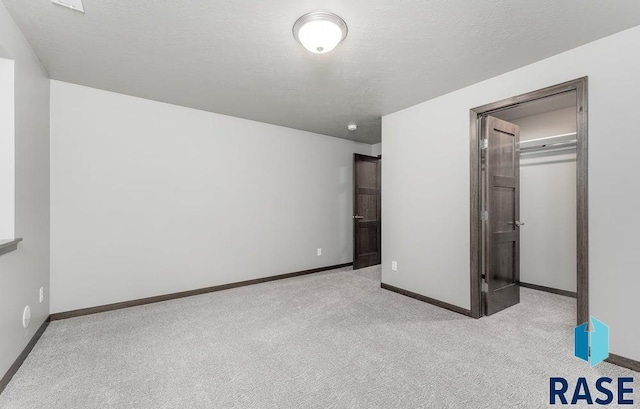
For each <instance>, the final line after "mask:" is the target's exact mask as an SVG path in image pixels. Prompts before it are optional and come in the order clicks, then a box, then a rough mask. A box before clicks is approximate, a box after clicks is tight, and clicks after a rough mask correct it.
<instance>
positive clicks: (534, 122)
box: [511, 107, 577, 292]
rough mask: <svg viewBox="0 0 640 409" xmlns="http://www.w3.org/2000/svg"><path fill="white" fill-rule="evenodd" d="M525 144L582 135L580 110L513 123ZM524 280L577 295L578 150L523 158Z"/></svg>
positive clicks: (521, 187)
mask: <svg viewBox="0 0 640 409" xmlns="http://www.w3.org/2000/svg"><path fill="white" fill-rule="evenodd" d="M511 122H513V123H515V124H517V125H519V126H520V140H521V141H526V140H529V139H537V138H545V137H548V136H555V135H562V134H566V133H570V132H575V131H576V109H575V107H573V108H565V109H561V110H558V111H552V112H547V113H544V114H539V115H532V116H528V117H525V118H519V119H516V120H513V121H511ZM520 220H521V221H523V222H524V223H525V225H524V226H523V227H522V228H521V229H520V280H521V281H522V282H525V283H530V284H537V285H542V286H545V287H551V288H557V289H560V290H566V291H573V292H575V291H576V279H577V267H576V266H577V263H576V260H577V233H576V232H577V228H576V220H577V212H576V154H575V151H562V152H556V153H551V152H547V153H542V154H536V155H523V156H522V157H521V158H520Z"/></svg>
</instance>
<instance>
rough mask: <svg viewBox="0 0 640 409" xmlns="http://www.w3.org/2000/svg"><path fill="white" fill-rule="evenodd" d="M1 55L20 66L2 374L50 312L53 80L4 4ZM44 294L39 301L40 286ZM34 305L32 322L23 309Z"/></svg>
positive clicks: (3, 292) (0, 290)
mask: <svg viewBox="0 0 640 409" xmlns="http://www.w3.org/2000/svg"><path fill="white" fill-rule="evenodd" d="M0 49H1V50H0V52H1V54H2V55H1V57H3V58H10V59H12V60H14V69H15V198H16V199H15V235H16V236H18V237H23V238H24V242H22V243H20V246H19V247H18V250H17V251H14V252H11V253H8V254H4V255H2V256H0V334H1V335H0V376H3V375H4V373H5V372H6V371H7V369H9V367H10V366H11V364H13V362H14V361H15V359H16V358H17V357H18V355H19V354H20V352H21V351H22V350H23V348H24V347H25V346H26V344H27V343H28V342H29V340H30V339H31V337H32V336H33V335H34V333H35V331H36V330H37V329H38V327H39V326H40V324H42V322H44V320H45V319H46V317H47V316H48V315H49V297H48V293H49V79H48V76H47V74H46V72H45V71H44V70H43V68H42V66H41V64H40V62H39V61H38V58H37V57H36V56H35V54H34V53H33V51H32V50H31V47H30V46H29V44H28V43H27V41H26V40H25V38H24V37H23V35H22V33H21V32H20V30H19V29H18V28H17V27H16V25H15V23H14V22H13V20H12V18H11V16H10V15H9V13H8V12H7V10H6V8H5V6H4V4H3V3H2V2H0ZM42 286H43V287H44V288H45V298H44V302H43V303H42V304H40V303H39V299H38V298H39V289H40V287H42ZM26 305H29V306H30V307H31V314H32V315H31V325H30V326H29V327H28V328H27V329H23V328H22V311H23V309H24V307H25V306H26Z"/></svg>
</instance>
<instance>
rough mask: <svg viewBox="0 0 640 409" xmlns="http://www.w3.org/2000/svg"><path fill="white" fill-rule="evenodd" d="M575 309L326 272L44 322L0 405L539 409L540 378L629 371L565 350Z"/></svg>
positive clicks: (533, 298)
mask: <svg viewBox="0 0 640 409" xmlns="http://www.w3.org/2000/svg"><path fill="white" fill-rule="evenodd" d="M574 314H575V300H573V299H571V298H566V297H562V296H557V295H552V294H547V293H542V292H538V291H534V290H528V289H522V302H521V304H519V305H517V306H515V307H513V308H510V309H509V310H506V311H503V312H501V313H499V314H496V315H494V316H492V317H485V318H482V319H480V320H473V319H470V318H466V317H464V316H461V315H458V314H455V313H452V312H449V311H447V310H443V309H440V308H437V307H434V306H431V305H429V304H425V303H422V302H419V301H416V300H413V299H410V298H407V297H404V296H402V295H399V294H395V293H392V292H389V291H386V290H382V289H380V270H379V267H373V268H368V269H363V270H358V271H350V270H348V269H342V270H335V271H330V272H326V273H318V274H312V275H308V276H304V277H298V278H292V279H287V280H281V281H274V282H271V283H265V284H259V285H255V286H250V287H243V288H238V289H233V290H227V291H222V292H217V293H212V294H206V295H201V296H196V297H190V298H184V299H180V300H174V301H168V302H164V303H158V304H152V305H147V306H141V307H135V308H129V309H125V310H120V311H114V312H108V313H103V314H97V315H92V316H86V317H80V318H74V319H69V320H64V321H57V322H53V323H51V325H50V326H49V328H48V329H47V331H46V332H45V334H44V335H43V337H42V339H41V340H40V342H39V343H38V344H37V346H36V347H35V349H34V350H33V352H32V353H31V355H30V356H29V358H28V359H27V360H26V362H25V363H24V365H23V366H22V368H21V369H20V370H19V372H18V373H17V374H16V376H15V377H14V379H13V380H12V381H11V383H10V384H9V386H8V387H7V389H6V390H5V392H4V393H3V394H2V395H0V408H3V409H32V408H43V409H45V408H46V409H57V408H60V409H92V408H126V409H129V408H140V409H142V408H153V409H158V408H181V409H182V408H186V409H197V408H207V409H209V408H423V407H424V408H516V407H517V408H539V407H545V406H547V401H548V388H549V377H550V376H564V377H565V378H567V379H569V380H571V381H575V379H576V378H577V377H579V376H587V377H588V378H590V379H592V380H594V379H595V378H597V377H599V376H604V375H606V376H610V377H612V378H616V377H618V376H633V375H635V376H636V378H637V375H638V374H637V373H634V372H632V371H628V370H625V369H622V368H619V367H616V366H614V365H610V364H608V363H602V364H600V365H599V366H597V367H596V368H594V369H590V368H589V367H588V364H586V363H585V362H582V361H580V360H578V359H576V358H574V357H573V354H572V352H573V349H572V348H573V347H572V336H573V332H572V330H573V325H574V323H573V321H574V318H573V317H574ZM635 389H636V395H635V396H634V399H635V401H636V402H638V401H639V399H640V397H639V396H638V389H640V388H638V384H637V382H636V384H635ZM594 398H595V396H594Z"/></svg>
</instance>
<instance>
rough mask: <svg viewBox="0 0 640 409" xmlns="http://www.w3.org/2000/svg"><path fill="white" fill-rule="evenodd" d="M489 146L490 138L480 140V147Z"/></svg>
mask: <svg viewBox="0 0 640 409" xmlns="http://www.w3.org/2000/svg"><path fill="white" fill-rule="evenodd" d="M488 148H489V140H488V139H483V140H481V141H480V149H488Z"/></svg>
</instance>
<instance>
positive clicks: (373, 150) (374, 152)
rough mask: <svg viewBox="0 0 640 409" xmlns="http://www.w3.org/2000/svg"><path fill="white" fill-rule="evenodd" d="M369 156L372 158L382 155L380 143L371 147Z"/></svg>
mask: <svg viewBox="0 0 640 409" xmlns="http://www.w3.org/2000/svg"><path fill="white" fill-rule="evenodd" d="M371 155H372V156H378V155H382V143H376V144H374V145H371Z"/></svg>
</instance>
